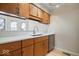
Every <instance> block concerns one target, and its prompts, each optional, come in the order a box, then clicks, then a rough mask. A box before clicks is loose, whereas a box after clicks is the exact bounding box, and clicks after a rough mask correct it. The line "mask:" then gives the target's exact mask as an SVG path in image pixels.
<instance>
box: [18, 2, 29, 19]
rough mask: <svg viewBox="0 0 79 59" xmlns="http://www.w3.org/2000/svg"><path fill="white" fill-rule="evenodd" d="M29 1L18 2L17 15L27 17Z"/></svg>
mask: <svg viewBox="0 0 79 59" xmlns="http://www.w3.org/2000/svg"><path fill="white" fill-rule="evenodd" d="M29 6H30V5H29V3H19V16H23V17H26V18H29V12H30V9H29Z"/></svg>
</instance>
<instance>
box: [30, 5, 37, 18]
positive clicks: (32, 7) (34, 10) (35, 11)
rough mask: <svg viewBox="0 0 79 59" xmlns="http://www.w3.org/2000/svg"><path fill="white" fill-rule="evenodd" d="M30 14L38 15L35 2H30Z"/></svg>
mask: <svg viewBox="0 0 79 59" xmlns="http://www.w3.org/2000/svg"><path fill="white" fill-rule="evenodd" d="M30 15H32V16H35V17H37V7H36V6H35V5H33V4H30Z"/></svg>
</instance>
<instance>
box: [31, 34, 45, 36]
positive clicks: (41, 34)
mask: <svg viewBox="0 0 79 59" xmlns="http://www.w3.org/2000/svg"><path fill="white" fill-rule="evenodd" d="M40 35H43V34H33V35H32V36H40Z"/></svg>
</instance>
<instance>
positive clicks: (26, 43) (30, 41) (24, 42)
mask: <svg viewBox="0 0 79 59" xmlns="http://www.w3.org/2000/svg"><path fill="white" fill-rule="evenodd" d="M32 44H33V39H26V40H23V41H22V47H26V46H28V45H32Z"/></svg>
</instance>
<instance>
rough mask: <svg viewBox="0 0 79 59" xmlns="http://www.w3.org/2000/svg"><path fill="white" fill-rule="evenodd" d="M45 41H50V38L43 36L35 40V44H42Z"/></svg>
mask: <svg viewBox="0 0 79 59" xmlns="http://www.w3.org/2000/svg"><path fill="white" fill-rule="evenodd" d="M43 40H48V36H42V37H38V38H35V39H34V43H37V42H41V41H43Z"/></svg>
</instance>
